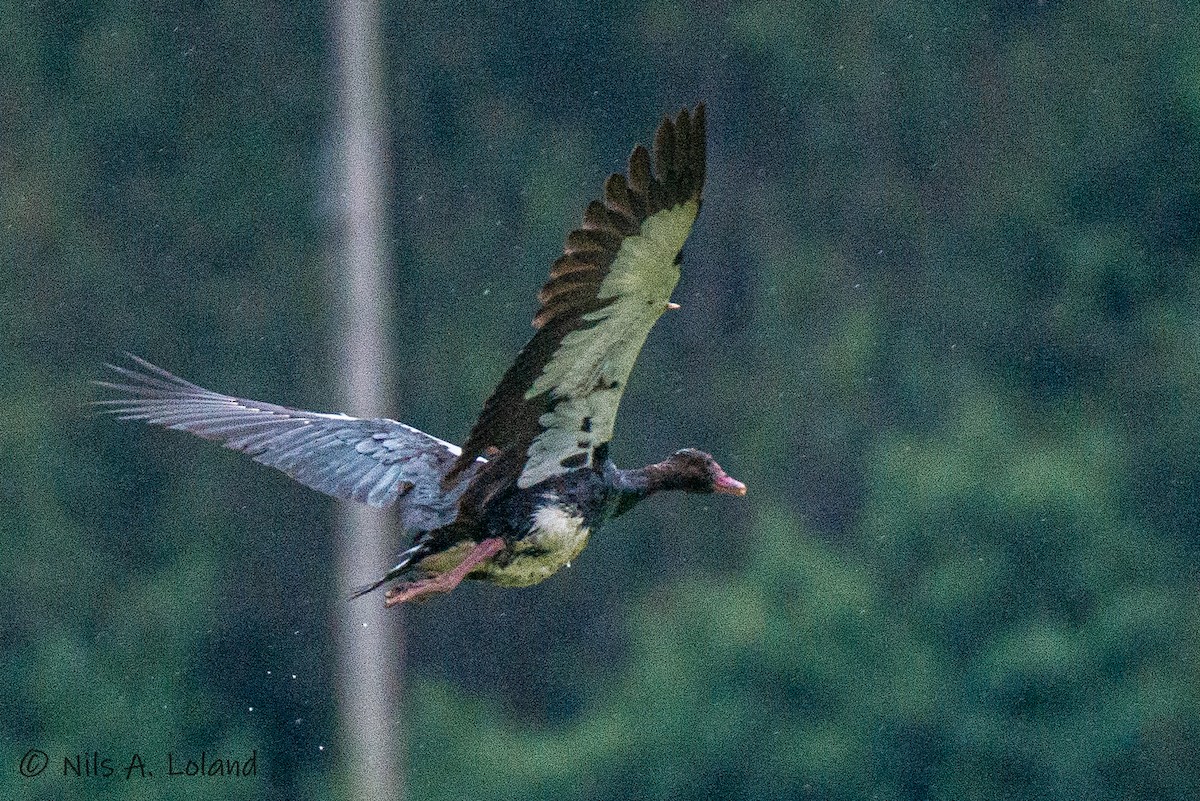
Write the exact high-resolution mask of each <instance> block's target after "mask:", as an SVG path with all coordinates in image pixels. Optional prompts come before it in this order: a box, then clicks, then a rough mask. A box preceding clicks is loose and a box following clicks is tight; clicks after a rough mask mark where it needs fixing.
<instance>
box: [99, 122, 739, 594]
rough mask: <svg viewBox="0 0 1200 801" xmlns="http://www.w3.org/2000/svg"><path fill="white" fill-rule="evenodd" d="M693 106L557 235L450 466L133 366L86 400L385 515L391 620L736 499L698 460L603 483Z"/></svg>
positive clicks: (670, 278) (683, 187) (671, 220)
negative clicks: (606, 527)
mask: <svg viewBox="0 0 1200 801" xmlns="http://www.w3.org/2000/svg"><path fill="white" fill-rule="evenodd" d="M704 127H705V126H704V106H703V105H700V106H698V107H697V108H696V110H695V112H694V113H689V112H688V111H686V110H684V111H681V112H680V113H679V115H678V116H677V117H676V118H675V119H674V120H671V119H664V120H663V121H662V124H661V125H659V128H658V132H657V134H656V136H655V146H654V168H653V169H651V165H650V154H649V153H648V152H647V150H646V149H645V148H643V147H641V146H638V147H637V148H635V149H634V151H633V154H632V155H631V156H630V158H629V168H628V175H627V176H624V175H619V174H616V175H613V176H611V177H610V178H609V179H608V181H606V182H605V185H604V199H603V201H593V202H592V203H591V204H589V205H588V207H587V210H586V212H585V213H584V221H583V226H582V227H581V228H580V229H578V230H575V231H572V232H571V233H570V234H569V235H568V236H567V242H566V246H565V248H564V253H563V255H562V256H561V257H560V258H559V259H558V260H557V261H556V262H555V263H554V266H553V267H552V268H551V271H550V279H549V280H548V281H547V282H546V285H545V286H544V287H543V288H542V291H541V292H540V293H539V295H538V300H539V301H540V304H541V307H540V309H539V310H538V313H537V315H536V316H535V317H534V321H533V324H534V327H535V328H537V329H538V330H537V333H535V334H534V336H533V338H532V339H530V341H529V342H528V344H526V345H525V347H524V348H523V349H522V350H521V353H520V354H519V355H518V356H517V358H516V361H515V362H514V363H513V366H512V367H511V368H509V370H508V372H507V373H505V375H504V377H503V378H502V379H501V381H500V384H499V386H497V388H496V390H495V391H494V392H493V393H492V395H491V396H490V397H489V398H488V400H487V401H486V403H484V406H483V411H482V412H481V414H480V416H479V420H478V421H477V422H476V423H475V425H474V427H473V428H472V429H471V432H470V434H469V436H468V437H467V441H466V443H465V444H464V445H463V447H462V448H461V449H459V448H457V447H455V446H454V445H451V444H450V443H448V442H444V441H443V440H440V439H437V438H436V437H432V436H430V435H428V434H425V433H423V432H421V431H418V430H417V429H415V428H412V427H411V426H406V425H404V424H403V423H398V422H396V421H395V420H387V419H375V420H362V419H358V418H354V417H349V416H347V415H341V414H321V413H317V412H306V411H300V410H297V409H289V408H287V407H283V406H276V405H274V404H270V403H260V402H257V401H250V400H243V399H241V398H234V397H231V396H228V395H221V394H219V393H216V392H212V391H210V390H207V389H204V388H203V387H199V386H196V385H195V384H191V383H189V382H187V381H184V380H183V379H182V378H178V377H176V376H174V375H172V374H171V373H168V372H167V371H165V370H163V369H161V368H159V367H155V366H154V365H152V364H150V363H149V362H147V361H145V360H143V359H140V358H138V357H136V356H132V355H129V357H128V358H129V360H130V364H129V365H128V366H116V365H109V366H110V367H111V369H113V370H114V371H116V372H117V374H118V375H119V376H120V377H121V380H119V381H111V382H110V381H101V382H97V383H99V384H100V385H101V386H104V387H106V388H108V389H111V390H114V391H116V392H118V393H120V394H121V397H119V398H115V399H111V400H102V401H97V403H98V404H100V405H102V406H105V407H107V409H108V411H109V412H111V413H112V414H115V415H117V416H118V417H120V418H122V419H128V420H143V421H145V422H148V423H153V424H155V425H161V426H164V427H167V428H174V429H179V430H182V431H190V432H191V433H193V434H196V435H198V436H201V437H204V438H205V439H210V440H214V441H216V442H219V443H221V444H222V445H224V446H225V447H227V448H231V449H233V450H238V451H242V452H244V453H247V454H249V455H251V456H252V457H254V460H255V461H257V462H261V463H262V464H266V465H270V466H271V467H275V468H277V469H279V470H282V471H283V472H284V473H286V474H287V475H289V476H291V477H292V478H294V479H296V480H297V481H299V482H301V483H302V484H305V485H306V486H309V487H312V488H313V489H316V490H319V491H320V492H324V493H326V494H328V495H332V496H334V497H336V498H344V499H346V500H355V501H361V502H364V503H368V504H370V505H372V506H396V507H397V509H398V511H399V514H400V522H401V524H402V526H403V527H404V529H405V530H407V531H409V532H411V533H412V534H413V535H414V539H413V544H412V546H411V547H410V548H408V550H406V551H404V553H402V554H401V555H400V559H399V562H398V563H397V564H396V566H395V567H393V568H392V569H391V570H389V571H388V572H387V573H386V574H385V575H384V576H383V577H382V578H381V579H380V580H379V581H377V582H375V583H374V584H372V585H370V586H368V587H365V588H363V589H362V590H360V591H359V592H358V593H356V595H362V594H364V593H366V592H369V591H371V590H373V589H376V588H377V587H380V586H382V585H384V584H386V583H388V582H390V581H393V580H401V579H403V578H405V577H407V575H408V574H409V573H419V574H422V575H423V578H419V579H417V580H414V581H409V582H403V583H399V584H397V585H396V586H394V587H392V588H391V589H389V590H388V593H387V603H388V604H389V605H392V604H396V603H401V602H403V601H407V600H412V599H416V598H422V597H425V596H428V595H431V594H433V593H437V592H446V591H449V590H451V589H453V588H454V587H455V586H457V585H458V583H459V582H461V581H462V580H463V579H464V578H477V579H482V580H485V581H490V582H492V583H495V584H500V585H503V586H526V585H529V584H535V583H537V582H539V581H542V580H543V579H545V578H547V577H549V576H550V575H552V574H554V573H555V572H556V571H558V570H559V569H560V568H561V567H563V566H564V565H567V564H569V563H570V561H571V560H572V559H574V558H575V556H576V555H578V553H579V552H580V551H581V550H582V549H583V547H584V546H585V545H586V544H587V540H588V537H589V535H590V534H591V532H593V531H595V530H596V528H598V527H599V526H600V525H601V524H602V523H603V522H604V521H605V520H607V519H609V518H612V517H616V516H618V515H621V514H623V513H625V512H626V511H628V510H629V509H630V508H631V507H633V506H634V505H635V504H636V503H637V502H638V501H640V500H642V499H643V498H645V497H648V496H649V495H652V494H654V493H655V492H659V491H662V490H683V491H685V492H701V493H705V492H720V493H726V494H731V495H744V494H745V492H746V488H745V486H744V485H742V484H741V483H740V482H738V481H735V480H734V479H732V478H730V477H729V476H727V475H725V472H724V471H723V470H722V469H721V467H720V466H719V465H718V464H717V463H716V461H715V460H714V459H713V458H712V457H711V456H709V455H708V454H707V453H704V452H703V451H697V450H692V449H685V450H681V451H677V452H676V453H674V454H672V455H671V456H670V457H668V458H667V459H665V460H664V461H662V462H659V463H657V464H652V465H649V466H647V467H643V468H640V469H636V470H621V469H618V468H617V467H616V466H615V465H614V464H613V463H612V461H611V460H610V459H609V458H608V442H609V440H610V439H611V437H612V431H613V424H614V420H615V417H616V412H617V406H618V404H619V402H620V399H621V395H622V393H623V391H624V388H625V384H626V382H627V380H628V378H629V374H630V371H631V370H632V369H633V363H634V360H635V359H636V358H637V354H638V352H639V351H640V350H641V347H642V344H643V343H644V342H645V339H646V336H647V334H648V333H649V331H650V328H651V326H653V325H654V322H655V321H656V320H657V319H658V317H659V316H660V315H661V314H662V313H663V312H664V311H665V310H667V309H670V308H677V306H676V305H675V304H673V303H671V302H670V295H671V291H672V290H673V289H674V288H675V284H676V283H677V282H678V280H679V265H680V253H681V249H682V247H683V243H684V241H685V240H686V238H687V235H688V233H689V232H690V231H691V227H692V223H693V222H694V221H695V218H696V215H697V214H698V213H699V210H700V202H701V191H702V189H703V186H704V174H705V130H704Z"/></svg>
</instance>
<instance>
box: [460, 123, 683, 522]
mask: <svg viewBox="0 0 1200 801" xmlns="http://www.w3.org/2000/svg"><path fill="white" fill-rule="evenodd" d="M704 171H705V131H704V106H703V104H701V105H699V106H697V107H696V110H695V112H694V113H691V114H689V113H688V111H687V110H686V109H685V110H683V111H681V112H680V113H679V116H678V117H677V118H676V119H675V120H671V119H669V118H668V119H664V120H663V121H662V123H661V124H660V125H659V127H658V132H657V134H656V135H655V139H654V169H653V171H652V170H651V167H650V154H649V153H648V152H647V151H646V149H645V148H644V147H642V146H640V145H639V146H638V147H636V148H634V150H633V153H632V155H631V156H630V157H629V171H628V173H629V174H628V177H626V176H624V175H620V174H614V175H612V176H610V177H609V179H608V181H606V182H605V184H604V200H603V201H602V202H601V201H593V202H592V203H591V204H590V205H588V207H587V211H586V212H585V213H584V217H583V227H582V228H580V229H578V230H575V231H572V232H571V233H570V234H569V235H568V236H567V242H566V247H565V248H564V252H563V255H562V256H561V257H560V258H559V259H558V261H556V262H555V263H554V266H553V267H552V268H551V270H550V280H549V281H548V282H547V283H546V285H545V286H544V287H543V288H542V291H541V292H540V293H539V294H538V300H539V301H540V303H541V307H540V309H539V310H538V313H537V316H536V317H534V319H533V325H534V327H535V328H537V329H538V331H537V333H536V334H534V336H533V338H532V339H530V340H529V342H528V344H526V345H525V347H524V349H522V351H521V353H520V355H519V356H517V359H516V362H515V363H514V364H513V365H512V367H511V368H509V370H508V372H507V373H506V374H505V375H504V378H503V379H501V381H500V385H499V386H498V387H497V388H496V390H495V392H493V393H492V395H491V397H490V398H488V400H487V402H486V403H485V404H484V407H483V412H482V413H481V414H480V416H479V420H478V422H476V423H475V426H474V428H473V429H472V430H471V434H470V436H469V437H468V438H467V442H466V444H465V445H464V446H463V452H462V454H461V455H460V456H459V457H458V460H457V461H456V463H455V465H454V468H453V469H452V470H451V471H450V473H449V475H448V476H447V478H446V481H445V482H444V483H445V485H446V486H453V485H454V484H455V483H456V482H458V481H460V480H461V474H462V473H463V472H465V471H466V470H467V469H469V468H470V466H471V465H472V464H473V463H474V460H475V459H476V458H477V457H479V456H481V455H485V454H486V455H487V457H488V459H489V463H488V465H487V466H486V468H484V470H483V471H482V472H481V473H480V474H479V476H478V477H477V478H476V480H475V482H474V483H475V485H476V486H475V487H474V488H473V489H472V493H473V497H476V498H478V500H479V501H480V502H485V501H486V499H487V498H489V497H491V496H492V495H494V494H495V493H496V492H498V491H499V490H500V489H503V488H504V487H505V486H509V485H510V484H511V483H512V482H514V481H515V482H516V484H517V486H519V487H522V488H527V487H531V486H533V485H534V484H537V483H538V482H540V481H543V480H545V479H547V478H550V477H551V476H554V475H558V474H560V473H564V472H566V471H568V470H571V469H574V468H579V467H586V466H593V467H598V466H599V465H600V463H602V462H603V448H604V447H605V444H606V443H607V442H608V441H609V440H610V439H612V434H613V423H614V420H615V418H616V414H617V406H618V404H619V403H620V401H621V395H622V393H623V392H624V391H625V384H626V382H627V381H628V379H629V374H630V371H632V370H633V363H634V361H635V360H636V359H637V355H638V353H639V351H641V349H642V345H643V343H644V342H645V341H646V336H647V335H648V334H649V333H650V328H651V327H652V326H653V325H654V323H655V321H657V320H658V318H659V316H661V315H662V313H663V312H664V311H666V309H667V308H668V306H669V304H670V299H671V292H672V291H673V290H674V288H675V285H676V283H678V281H679V265H680V254H681V249H682V248H683V243H684V241H685V240H686V239H687V236H688V233H689V232H690V231H691V229H692V223H693V222H694V221H695V219H696V215H697V214H698V213H699V211H700V195H701V190H702V188H703V186H704ZM475 493H479V495H475Z"/></svg>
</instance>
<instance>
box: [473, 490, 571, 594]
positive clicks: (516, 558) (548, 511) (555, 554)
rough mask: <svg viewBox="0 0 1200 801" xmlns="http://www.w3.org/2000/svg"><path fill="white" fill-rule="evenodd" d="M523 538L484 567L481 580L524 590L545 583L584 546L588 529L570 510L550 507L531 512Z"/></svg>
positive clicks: (556, 506)
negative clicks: (523, 588) (541, 582)
mask: <svg viewBox="0 0 1200 801" xmlns="http://www.w3.org/2000/svg"><path fill="white" fill-rule="evenodd" d="M529 523H530V525H529V528H528V532H527V533H524V534H522V535H521V536H520V537H519V538H518V539H516V540H514V541H513V542H512V544H511V545H510V546H509V548H508V549H506V552H504V553H501V554H499V555H497V557H496V558H495V559H493V560H492V561H491V562H489V563H488V564H487V565H486V566H481V571H480V572H483V573H485V575H484V576H483V578H484V579H485V580H487V581H490V582H492V583H493V584H499V585H501V586H505V587H527V586H529V585H530V584H537V583H538V582H540V581H545V580H546V579H548V578H550V576H552V575H554V574H555V573H557V572H558V571H559V570H561V569H562V568H564V567H566V566H568V565H570V564H571V560H572V559H574V558H575V557H576V556H578V555H579V552H580V551H582V550H583V549H584V547H585V546H586V545H587V541H588V536H589V535H590V534H591V533H592V532H591V528H590V527H589V526H588V525H587V523H586V522H585V521H584V518H583V515H581V514H580V513H579V511H578V510H576V509H574V508H573V507H571V506H567V505H562V504H558V503H550V504H547V505H545V506H541V507H539V508H537V509H535V510H534V511H533V514H532V515H531V517H530V521H529Z"/></svg>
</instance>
